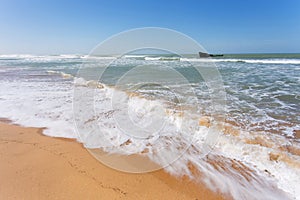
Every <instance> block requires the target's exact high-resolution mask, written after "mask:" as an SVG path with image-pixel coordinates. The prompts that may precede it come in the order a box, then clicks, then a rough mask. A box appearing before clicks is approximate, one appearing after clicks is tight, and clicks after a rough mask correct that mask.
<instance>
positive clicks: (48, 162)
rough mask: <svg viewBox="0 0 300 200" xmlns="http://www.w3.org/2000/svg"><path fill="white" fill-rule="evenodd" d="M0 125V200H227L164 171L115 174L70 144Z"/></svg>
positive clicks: (36, 131) (35, 130) (33, 131)
mask: <svg viewBox="0 0 300 200" xmlns="http://www.w3.org/2000/svg"><path fill="white" fill-rule="evenodd" d="M42 131H43V129H38V128H26V127H21V126H18V125H14V124H9V121H7V120H1V122H0V163H1V164H0V180H1V186H0V199H198V200H199V199H213V200H215V199H225V197H224V195H221V194H217V193H214V192H212V191H211V190H209V189H208V188H207V187H206V186H204V185H202V184H196V183H194V182H192V181H191V180H189V179H188V178H186V177H183V178H180V179H179V178H176V177H174V176H171V175H169V174H168V173H166V172H165V171H164V170H158V171H156V172H151V173H145V174H130V173H124V172H119V171H116V170H114V169H111V168H109V167H106V166H104V165H103V164H101V163H100V162H99V161H97V160H96V159H95V158H93V157H92V156H91V155H90V154H89V153H88V151H87V150H86V149H85V148H84V147H83V146H82V144H80V143H78V142H76V141H75V140H72V139H64V138H53V137H48V136H45V135H43V134H42Z"/></svg>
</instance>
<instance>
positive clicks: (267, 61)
mask: <svg viewBox="0 0 300 200" xmlns="http://www.w3.org/2000/svg"><path fill="white" fill-rule="evenodd" d="M180 61H185V62H241V63H262V64H300V59H231V58H224V59H222V58H220V59H213V58H180Z"/></svg>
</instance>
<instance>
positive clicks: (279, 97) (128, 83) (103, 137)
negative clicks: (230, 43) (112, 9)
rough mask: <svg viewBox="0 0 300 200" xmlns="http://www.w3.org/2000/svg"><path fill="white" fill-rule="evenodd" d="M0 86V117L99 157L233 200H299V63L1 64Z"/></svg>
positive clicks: (235, 59)
mask: <svg viewBox="0 0 300 200" xmlns="http://www.w3.org/2000/svg"><path fill="white" fill-rule="evenodd" d="M203 66H204V67H203ZM214 66H215V67H216V69H218V71H214V73H218V74H219V75H220V79H219V80H215V79H214V76H210V73H211V71H210V70H211V69H212V68H213V67H214ZM201 67H202V68H204V73H203V74H202V73H199V71H198V70H196V69H197V68H201ZM100 75H101V76H100ZM220 81H221V82H222V84H221V85H219V82H220ZM0 83H1V87H0V117H1V118H7V119H10V120H12V121H13V122H14V123H16V124H19V125H22V126H28V127H41V128H45V129H44V131H43V133H44V134H45V135H48V136H52V137H63V138H75V139H76V140H77V141H78V142H81V143H83V145H84V146H85V147H87V148H89V149H91V150H92V151H91V153H92V154H94V156H96V157H97V155H95V154H96V153H94V150H97V149H101V151H104V152H107V153H109V154H120V155H136V154H138V155H141V156H145V157H147V158H149V159H150V160H151V161H153V162H154V163H156V164H158V165H159V166H161V167H164V169H165V170H166V171H168V172H169V173H171V174H173V175H174V176H188V177H190V178H191V179H193V180H195V181H199V182H202V183H204V184H206V185H207V186H208V187H209V188H211V189H212V190H214V191H216V192H222V193H224V194H227V195H229V196H231V197H233V198H234V199H300V181H299V180H300V144H299V142H300V54H226V55H224V56H223V57H216V58H199V57H198V55H183V56H182V57H179V56H177V55H168V54H156V55H155V54H148V55H146V54H129V55H125V56H122V57H117V56H111V55H109V56H87V55H47V56H37V55H0ZM100 160H101V159H100ZM104 164H108V163H104ZM115 164H116V163H115ZM108 165H109V166H111V167H113V168H116V169H121V170H123V171H124V169H122V167H121V166H117V165H114V164H108ZM151 170H154V169H153V168H151V169H150V168H147V167H146V168H144V169H142V170H137V171H136V172H146V171H151ZM125 171H126V170H125ZM129 171H130V170H129ZM197 171H199V172H200V173H201V176H197V173H196V172H197ZM130 172H133V171H130Z"/></svg>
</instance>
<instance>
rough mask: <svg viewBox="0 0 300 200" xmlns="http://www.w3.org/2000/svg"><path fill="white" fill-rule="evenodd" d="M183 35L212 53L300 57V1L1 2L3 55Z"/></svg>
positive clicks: (0, 51) (75, 50) (0, 46)
mask: <svg viewBox="0 0 300 200" xmlns="http://www.w3.org/2000/svg"><path fill="white" fill-rule="evenodd" d="M149 26H151V27H152V26H154V27H164V28H170V29H174V30H177V31H180V32H182V33H184V34H187V35H188V36H190V37H192V38H193V39H195V40H196V41H198V42H199V43H200V44H201V45H202V46H203V47H204V48H205V49H206V50H208V51H209V52H211V53H264V52H265V53H266V52H270V53H272V52H275V53H284V52H286V53H293V52H294V53H299V52H300V1H299V0H286V1H283V0H281V1H279V0H252V1H250V0H248V1H247V0H236V1H233V0H223V1H221V0H212V1H208V0H204V1H201V0H198V1H184V0H181V1H175V0H173V1H167V0H165V1H163V0H161V1H154V0H153V1H143V0H140V1H137V0H127V1H125V0H124V1H122V0H119V1H115V0H106V1H83V0H82V1H77V0H72V1H66V0H60V1H58V0H27V1H26V0H19V1H17V0H2V1H0V54H17V53H32V54H63V53H88V52H89V51H90V50H91V49H92V48H93V47H95V46H96V45H97V44H98V43H99V42H101V41H103V40H104V39H106V38H108V37H110V36H111V35H113V34H117V33H119V32H121V31H125V30H128V29H132V28H138V27H149Z"/></svg>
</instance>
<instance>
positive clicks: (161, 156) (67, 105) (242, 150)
mask: <svg viewBox="0 0 300 200" xmlns="http://www.w3.org/2000/svg"><path fill="white" fill-rule="evenodd" d="M48 73H49V75H50V76H51V75H57V74H59V75H61V76H66V74H65V73H61V72H58V71H48ZM68 76H69V77H72V76H71V75H68ZM73 83H74V84H75V87H78V89H79V90H80V91H82V93H83V94H87V93H89V92H95V90H96V91H97V92H95V95H96V96H95V105H96V107H95V113H90V112H88V113H85V114H86V115H85V117H86V120H85V121H84V122H83V123H80V122H79V123H77V126H78V127H79V128H80V129H84V130H86V131H87V132H90V133H91V134H83V135H80V137H79V136H78V134H77V133H76V130H75V129H74V120H76V119H74V117H73V107H72V106H73V105H72V104H73V100H72V98H73V92H72V88H73ZM20 84H22V88H20V87H19V85H20ZM28 94H31V95H28ZM112 95H117V96H118V100H119V103H126V105H128V106H129V108H130V109H133V111H134V112H137V113H138V114H137V115H132V116H131V117H132V120H136V121H137V122H138V123H140V124H139V125H140V126H142V127H143V126H144V127H147V126H148V125H149V121H151V120H157V119H164V120H165V121H166V124H165V129H163V131H162V132H161V133H160V134H156V135H153V136H151V137H149V138H148V139H145V140H136V139H134V138H131V137H129V136H128V135H126V134H123V133H122V132H120V130H119V129H118V128H117V126H116V125H115V124H114V120H112V118H111V117H112V116H113V115H119V116H121V117H122V116H123V114H122V113H121V112H120V111H118V109H113V108H112V107H111V100H110V99H111V98H112ZM0 102H1V104H2V105H5V106H0V113H1V117H6V118H9V119H12V120H13V121H14V122H15V123H18V124H20V125H24V126H34V127H47V129H45V130H44V134H46V135H49V136H54V137H66V138H76V139H77V140H78V141H79V142H82V143H83V144H84V145H85V146H86V147H88V148H102V149H104V150H105V151H107V152H110V153H120V154H126V155H131V154H141V155H145V156H148V157H149V158H150V159H151V160H152V161H154V162H156V163H158V164H160V165H162V166H163V165H165V164H166V163H168V162H169V161H170V160H168V159H169V158H172V157H173V156H177V155H178V154H181V152H182V151H181V150H182V148H183V147H184V146H188V145H189V142H190V140H189V139H187V138H189V137H191V136H194V137H195V141H194V142H193V143H192V146H191V148H189V149H188V150H187V151H186V153H185V154H183V155H182V157H180V158H179V159H178V160H177V161H176V162H174V163H173V164H172V165H170V166H168V167H166V168H165V170H167V171H168V172H169V173H171V174H173V175H176V176H183V175H186V176H189V177H190V178H192V179H195V178H197V173H198V172H199V173H200V174H198V175H199V176H201V178H200V177H198V178H199V179H198V180H201V181H203V182H204V183H205V184H206V185H208V186H209V187H210V188H211V189H212V190H215V191H220V192H222V193H224V194H228V195H230V196H232V197H233V198H234V199H248V198H249V197H251V198H253V199H266V197H268V198H269V199H289V198H293V197H294V198H296V199H297V198H298V199H299V197H300V191H299V190H298V188H297V187H298V186H299V184H300V182H299V180H300V179H299V177H300V172H299V168H300V166H299V162H300V161H299V155H297V152H298V151H299V150H297V148H296V147H295V144H291V142H290V141H287V140H286V138H284V137H282V136H280V135H266V136H262V135H261V134H259V133H251V134H250V133H248V132H246V131H243V130H241V129H240V128H239V127H236V126H234V125H231V124H229V123H227V124H226V125H225V126H224V127H222V128H220V129H218V130H215V131H218V132H220V133H221V136H220V137H219V138H218V141H217V145H216V147H215V148H214V150H213V151H212V152H211V154H210V155H209V156H207V157H204V158H199V154H200V153H199V152H201V151H202V150H203V149H202V144H203V141H204V138H205V136H206V135H205V134H206V133H207V131H208V130H209V129H210V121H211V119H210V117H208V116H201V115H195V114H194V113H190V112H189V111H183V112H182V111H179V110H176V108H174V107H170V106H168V105H167V104H166V103H165V102H164V101H161V100H157V99H154V100H153V99H147V98H144V97H143V96H141V95H139V94H136V93H130V92H125V91H122V90H119V89H117V88H114V87H110V86H107V85H105V84H103V83H99V82H97V81H87V80H84V79H83V78H74V82H73V79H67V80H65V81H64V82H60V81H57V82H51V84H49V83H48V82H40V83H39V84H36V83H34V82H30V81H28V82H22V83H21V82H20V81H14V82H3V84H2V87H1V88H0ZM93 103H94V102H93ZM33 105H34V106H33ZM81 109H82V110H83V111H84V110H86V108H85V107H82V108H81ZM95 123H97V124H98V125H99V126H100V127H101V129H102V132H103V133H106V136H105V138H109V140H110V142H104V141H106V139H105V138H103V133H99V131H95V129H94V128H95V127H94V124H95ZM181 124H183V125H184V126H186V127H185V128H184V129H183V130H184V131H182V132H180V131H178V130H180V129H179V128H180V125H181ZM97 130H98V129H97ZM101 138H102V139H101ZM166 144H168V145H167V146H166ZM162 147H164V148H163V151H161V150H159V149H161V148H162ZM293 148H294V150H293V151H291V150H290V151H286V149H293ZM295 148H296V149H295ZM278 188H279V189H278ZM283 191H285V192H287V194H285V193H284V192H283ZM291 196H292V197H291Z"/></svg>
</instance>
